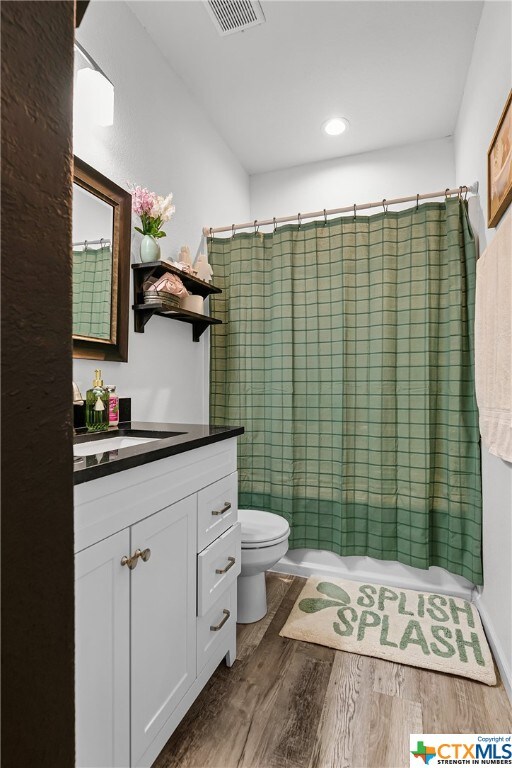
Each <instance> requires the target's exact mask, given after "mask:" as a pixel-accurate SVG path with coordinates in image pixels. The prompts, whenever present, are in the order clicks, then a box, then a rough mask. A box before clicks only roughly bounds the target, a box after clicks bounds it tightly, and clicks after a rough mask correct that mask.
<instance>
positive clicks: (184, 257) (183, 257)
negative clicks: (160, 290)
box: [178, 245, 192, 267]
mask: <svg viewBox="0 0 512 768" xmlns="http://www.w3.org/2000/svg"><path fill="white" fill-rule="evenodd" d="M178 261H179V262H181V263H182V264H188V266H189V267H191V266H192V259H191V258H190V248H189V247H188V245H182V246H181V250H180V252H179V253H178Z"/></svg>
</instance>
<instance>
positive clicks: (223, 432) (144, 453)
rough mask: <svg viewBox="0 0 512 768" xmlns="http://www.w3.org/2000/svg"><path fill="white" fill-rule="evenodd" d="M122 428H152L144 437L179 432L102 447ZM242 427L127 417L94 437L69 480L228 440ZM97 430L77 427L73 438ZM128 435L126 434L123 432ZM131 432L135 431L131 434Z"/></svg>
mask: <svg viewBox="0 0 512 768" xmlns="http://www.w3.org/2000/svg"><path fill="white" fill-rule="evenodd" d="M124 430H133V431H135V432H136V431H141V432H152V433H154V434H152V435H147V436H148V437H149V436H151V437H157V435H158V432H175V433H181V434H177V435H175V436H173V437H163V438H162V439H158V440H155V441H153V442H150V443H141V444H140V445H134V446H132V447H130V448H121V449H119V450H114V451H102V450H101V443H102V441H103V440H104V439H105V440H106V439H108V438H112V437H117V436H121V435H122V434H123V431H124ZM243 432H244V428H243V427H214V426H212V425H210V424H163V423H157V422H145V421H127V422H124V423H120V424H119V427H114V428H110V429H109V430H108V431H107V432H102V433H100V434H101V438H99V439H97V443H98V450H97V452H96V453H95V454H93V455H92V456H83V457H81V458H80V459H78V460H77V459H75V462H74V473H73V480H74V484H75V485H79V484H80V483H86V482H88V481H89V480H96V479H97V478H98V477H105V476H106V475H113V474H114V473H115V472H123V471H124V470H125V469H131V468H132V467H139V466H141V465H142V464H149V463H150V462H152V461H158V459H165V458H167V457H168V456H176V454H178V453H185V452H186V451H192V450H193V449H194V448H201V447H202V446H203V445H210V444H211V443H218V442H220V441H221V440H228V439H229V438H230V437H236V436H237V435H242V434H243ZM97 434H98V433H92V434H91V433H90V432H87V430H86V429H79V430H77V435H76V436H75V439H74V442H75V444H77V443H85V442H87V441H88V440H93V439H95V435H97ZM127 436H130V435H127ZM133 436H135V435H133Z"/></svg>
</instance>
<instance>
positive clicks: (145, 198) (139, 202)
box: [129, 185, 176, 238]
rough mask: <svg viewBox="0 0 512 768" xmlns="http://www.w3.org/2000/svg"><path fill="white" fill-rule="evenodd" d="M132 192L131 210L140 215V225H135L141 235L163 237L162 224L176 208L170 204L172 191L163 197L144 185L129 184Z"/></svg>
mask: <svg viewBox="0 0 512 768" xmlns="http://www.w3.org/2000/svg"><path fill="white" fill-rule="evenodd" d="M129 188H130V192H131V193H132V211H133V213H135V214H136V215H137V216H139V217H140V222H141V225H142V228H141V227H135V229H136V230H137V232H140V233H141V235H151V236H152V237H157V238H158V237H165V235H166V233H165V232H162V229H161V227H162V225H163V224H164V223H165V222H166V221H169V220H170V219H171V217H172V215H173V213H174V211H175V210H176V209H175V207H174V205H173V204H172V193H171V194H170V195H167V197H163V196H162V195H156V194H155V193H154V192H150V191H149V190H148V189H146V187H140V186H134V185H129Z"/></svg>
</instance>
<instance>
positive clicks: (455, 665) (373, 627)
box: [279, 576, 496, 685]
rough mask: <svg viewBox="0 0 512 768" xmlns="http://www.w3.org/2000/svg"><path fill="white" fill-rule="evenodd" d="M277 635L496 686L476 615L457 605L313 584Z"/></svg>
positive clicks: (316, 580) (443, 598) (463, 603)
mask: <svg viewBox="0 0 512 768" xmlns="http://www.w3.org/2000/svg"><path fill="white" fill-rule="evenodd" d="M279 634H280V635H281V636H283V637H291V638H293V639H294V640H305V641H306V642H309V643H318V644H319V645H327V646H329V647H330V648H337V649H338V650H340V651H347V652H348V653H360V654H362V655H364V656H375V657H376V658H379V659H387V660H388V661H395V662H398V663H399V664H409V665H411V666H413V667H423V668H425V669H433V670H436V671H437V672H447V673H449V674H451V675H461V676H463V677H470V678H472V679H473V680H479V681H480V682H481V683H486V684H487V685H495V684H496V675H495V672H494V663H493V659H492V656H491V652H490V650H489V646H488V644H487V640H486V638H485V634H484V631H483V628H482V623H481V621H480V616H479V615H478V611H477V609H476V608H475V606H474V604H473V603H468V602H467V600H463V599H462V598H459V597H450V596H449V595H437V594H433V593H429V592H415V591H413V590H411V589H391V588H390V587H384V586H382V585H381V584H364V583H361V582H356V581H345V580H343V579H325V578H321V577H318V576H312V577H310V578H309V579H308V580H307V582H306V585H305V586H304V589H303V590H302V592H301V593H300V595H299V597H298V599H297V602H296V603H295V605H294V606H293V609H292V611H291V613H290V615H289V616H288V620H287V622H286V624H285V625H284V627H283V628H282V630H281V632H280V633H279Z"/></svg>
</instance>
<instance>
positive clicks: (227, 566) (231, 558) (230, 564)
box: [215, 557, 236, 573]
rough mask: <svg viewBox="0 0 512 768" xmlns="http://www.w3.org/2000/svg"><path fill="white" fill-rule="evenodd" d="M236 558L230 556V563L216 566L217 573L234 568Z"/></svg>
mask: <svg viewBox="0 0 512 768" xmlns="http://www.w3.org/2000/svg"><path fill="white" fill-rule="evenodd" d="M235 562H236V560H235V558H234V557H228V564H227V565H226V567H225V568H216V569H215V573H227V572H228V571H229V569H230V568H232V567H233V566H234V564H235Z"/></svg>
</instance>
